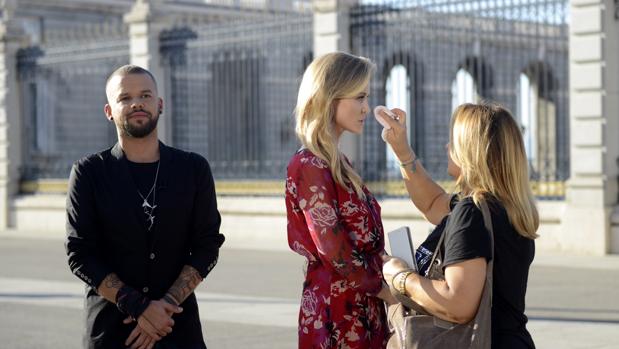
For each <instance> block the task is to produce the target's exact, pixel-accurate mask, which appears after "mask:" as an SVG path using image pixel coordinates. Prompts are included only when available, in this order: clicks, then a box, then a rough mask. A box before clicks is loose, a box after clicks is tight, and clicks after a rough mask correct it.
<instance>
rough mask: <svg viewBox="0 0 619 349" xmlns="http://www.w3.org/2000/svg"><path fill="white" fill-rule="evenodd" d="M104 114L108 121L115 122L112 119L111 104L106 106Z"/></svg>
mask: <svg viewBox="0 0 619 349" xmlns="http://www.w3.org/2000/svg"><path fill="white" fill-rule="evenodd" d="M103 112H104V113H105V117H106V118H107V119H108V121H114V118H113V117H112V107H110V105H109V104H106V105H105V106H104V107H103Z"/></svg>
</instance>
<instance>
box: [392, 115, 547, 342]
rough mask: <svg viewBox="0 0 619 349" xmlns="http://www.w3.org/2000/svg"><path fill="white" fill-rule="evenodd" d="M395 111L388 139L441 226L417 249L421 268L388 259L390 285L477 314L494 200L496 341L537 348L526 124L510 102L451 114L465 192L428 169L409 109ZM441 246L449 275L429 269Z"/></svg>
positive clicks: (449, 310) (456, 315)
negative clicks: (410, 135) (412, 134)
mask: <svg viewBox="0 0 619 349" xmlns="http://www.w3.org/2000/svg"><path fill="white" fill-rule="evenodd" d="M393 112H394V113H395V114H396V115H397V116H399V118H396V119H392V118H389V117H388V116H387V115H386V114H383V115H382V116H383V118H384V119H385V120H387V122H388V123H389V125H390V126H391V129H389V130H387V131H386V132H385V133H386V134H385V139H386V141H387V143H388V144H389V146H390V147H391V149H392V150H393V152H394V153H395V155H396V156H397V157H398V159H399V161H400V164H401V167H402V168H401V170H402V176H403V178H404V183H405V185H406V189H407V190H408V193H409V195H410V197H411V199H412V201H413V204H414V205H415V206H416V207H417V208H418V209H419V210H420V211H421V212H422V213H423V214H424V216H425V217H426V219H427V220H428V221H430V222H431V223H433V224H435V225H436V228H435V229H434V231H432V233H431V234H430V235H429V236H428V238H427V239H426V241H425V242H424V243H423V244H422V245H421V246H420V247H419V248H418V249H417V253H416V256H415V257H416V261H417V264H418V268H419V273H418V274H417V273H410V272H408V271H407V270H408V268H409V267H408V266H407V265H406V263H405V262H404V261H402V260H401V259H398V258H391V259H389V260H388V261H387V262H386V263H385V265H384V267H383V274H384V277H385V280H386V281H387V283H388V284H390V285H393V286H394V288H395V289H396V290H398V291H399V292H401V293H402V294H405V295H406V296H407V297H410V298H411V299H412V300H413V301H414V302H415V303H417V304H418V305H420V306H422V307H423V308H424V309H425V310H426V311H427V312H428V313H430V314H432V315H434V316H436V317H438V318H441V319H444V320H448V321H451V322H455V323H468V322H470V321H471V320H472V319H473V318H474V317H475V315H476V313H477V309H478V307H479V304H480V299H481V296H482V291H483V289H484V283H485V276H486V267H487V262H489V261H490V259H492V245H491V239H490V235H489V232H488V231H487V230H486V228H485V226H484V220H483V216H482V212H481V209H480V207H481V205H482V203H486V204H487V205H488V207H489V208H490V213H491V219H492V227H493V231H494V263H493V264H494V271H493V273H492V274H493V285H492V286H493V287H492V317H491V318H492V320H491V327H492V331H491V333H492V348H501V349H511V348H535V345H534V343H533V339H532V338H531V335H530V334H529V332H528V331H527V329H526V323H527V317H526V316H525V314H524V309H525V293H526V289H527V279H528V274H529V267H530V265H531V262H532V261H533V257H534V254H535V243H534V239H535V238H536V237H537V233H536V231H537V228H538V225H539V217H538V213H537V209H536V207H535V200H534V197H533V194H532V192H531V189H530V186H529V175H528V164H527V158H526V154H525V149H524V144H523V140H522V135H521V131H520V128H519V127H518V125H517V124H516V122H515V121H514V119H513V117H512V116H511V114H510V113H509V111H507V110H506V109H504V108H503V107H501V106H498V105H493V104H464V105H461V106H460V107H458V108H457V109H456V110H455V111H454V114H453V116H452V120H451V131H450V138H449V143H448V144H447V154H448V169H447V171H448V173H449V175H451V176H452V177H453V178H454V179H455V180H456V186H457V192H458V194H456V195H450V194H447V193H446V192H445V191H444V190H443V189H442V188H441V187H440V186H439V185H438V184H436V183H435V182H434V181H433V180H432V179H431V178H430V177H429V176H428V174H427V172H426V171H425V169H424V168H423V166H422V165H421V163H420V162H419V160H418V158H417V156H416V155H415V153H414V152H413V150H412V149H411V147H410V145H409V142H408V140H407V136H406V124H405V119H406V114H405V113H404V112H403V111H401V110H399V109H394V110H393ZM442 234H445V236H444V238H443V243H442V244H441V246H439V249H440V250H439V251H440V252H441V253H440V255H442V256H443V260H442V261H439V263H442V265H441V266H442V268H443V271H444V275H445V280H440V281H439V280H432V279H430V278H428V277H426V276H427V274H426V273H427V271H428V270H429V263H430V261H431V260H432V255H433V253H434V251H435V250H436V248H437V245H438V243H439V239H440V237H441V235H442Z"/></svg>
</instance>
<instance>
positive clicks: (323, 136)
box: [295, 52, 375, 198]
mask: <svg viewBox="0 0 619 349" xmlns="http://www.w3.org/2000/svg"><path fill="white" fill-rule="evenodd" d="M374 69H375V66H374V64H373V63H372V62H371V61H370V60H368V59H367V58H363V57H357V56H353V55H350V54H347V53H343V52H333V53H328V54H325V55H323V56H320V57H318V58H316V59H315V60H314V61H312V63H311V64H310V65H309V66H308V67H307V69H306V70H305V73H304V74H303V80H302V81H301V86H300V88H299V95H298V98H297V106H296V108H295V115H296V128H295V131H296V134H297V137H298V138H299V140H300V142H301V144H302V145H303V146H304V147H305V148H307V149H308V150H309V151H311V152H312V153H313V154H314V155H316V156H317V157H319V158H321V159H322V160H324V161H326V162H327V163H328V164H329V168H330V170H331V174H332V175H333V178H334V180H335V181H336V182H337V183H338V184H340V185H342V186H344V187H348V186H349V185H350V186H352V188H353V189H354V191H355V192H356V193H357V195H359V196H360V197H362V198H365V194H364V192H363V189H362V188H363V187H362V186H363V181H362V180H361V177H360V176H359V175H358V174H357V172H355V170H354V169H353V168H352V166H351V165H350V164H349V163H348V162H347V161H345V159H344V157H343V155H342V154H341V152H340V151H339V149H338V147H337V135H336V132H335V110H336V102H337V100H338V99H340V98H350V97H354V96H356V95H358V94H359V93H360V92H361V91H363V90H364V89H365V87H366V86H367V85H368V84H369V82H370V78H371V76H372V74H373V73H374Z"/></svg>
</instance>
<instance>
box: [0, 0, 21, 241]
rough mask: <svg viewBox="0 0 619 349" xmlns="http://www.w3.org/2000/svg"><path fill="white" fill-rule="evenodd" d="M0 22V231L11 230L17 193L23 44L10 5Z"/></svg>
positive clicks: (6, 5)
mask: <svg viewBox="0 0 619 349" xmlns="http://www.w3.org/2000/svg"><path fill="white" fill-rule="evenodd" d="M3 5H4V6H3V10H4V11H3V16H2V19H1V21H0V230H4V229H6V228H8V227H10V226H11V222H10V210H11V202H12V200H13V197H14V196H15V195H16V194H17V193H18V191H19V179H20V178H19V176H20V174H19V168H20V165H21V160H22V154H21V142H22V137H21V135H22V126H21V113H20V103H19V92H18V91H19V85H18V81H17V69H16V66H17V64H16V63H17V61H16V56H17V51H18V50H19V49H20V48H22V47H24V46H25V45H26V43H27V40H26V36H25V35H24V33H23V31H22V30H21V28H20V26H19V23H17V21H16V20H15V19H14V18H13V11H14V9H15V7H16V5H15V2H14V1H4V4H3Z"/></svg>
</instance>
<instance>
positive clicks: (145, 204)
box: [142, 199, 154, 209]
mask: <svg viewBox="0 0 619 349" xmlns="http://www.w3.org/2000/svg"><path fill="white" fill-rule="evenodd" d="M142 207H146V208H148V209H153V208H154V207H153V206H151V205H150V204H149V203H148V201H146V199H144V202H143V203H142Z"/></svg>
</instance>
